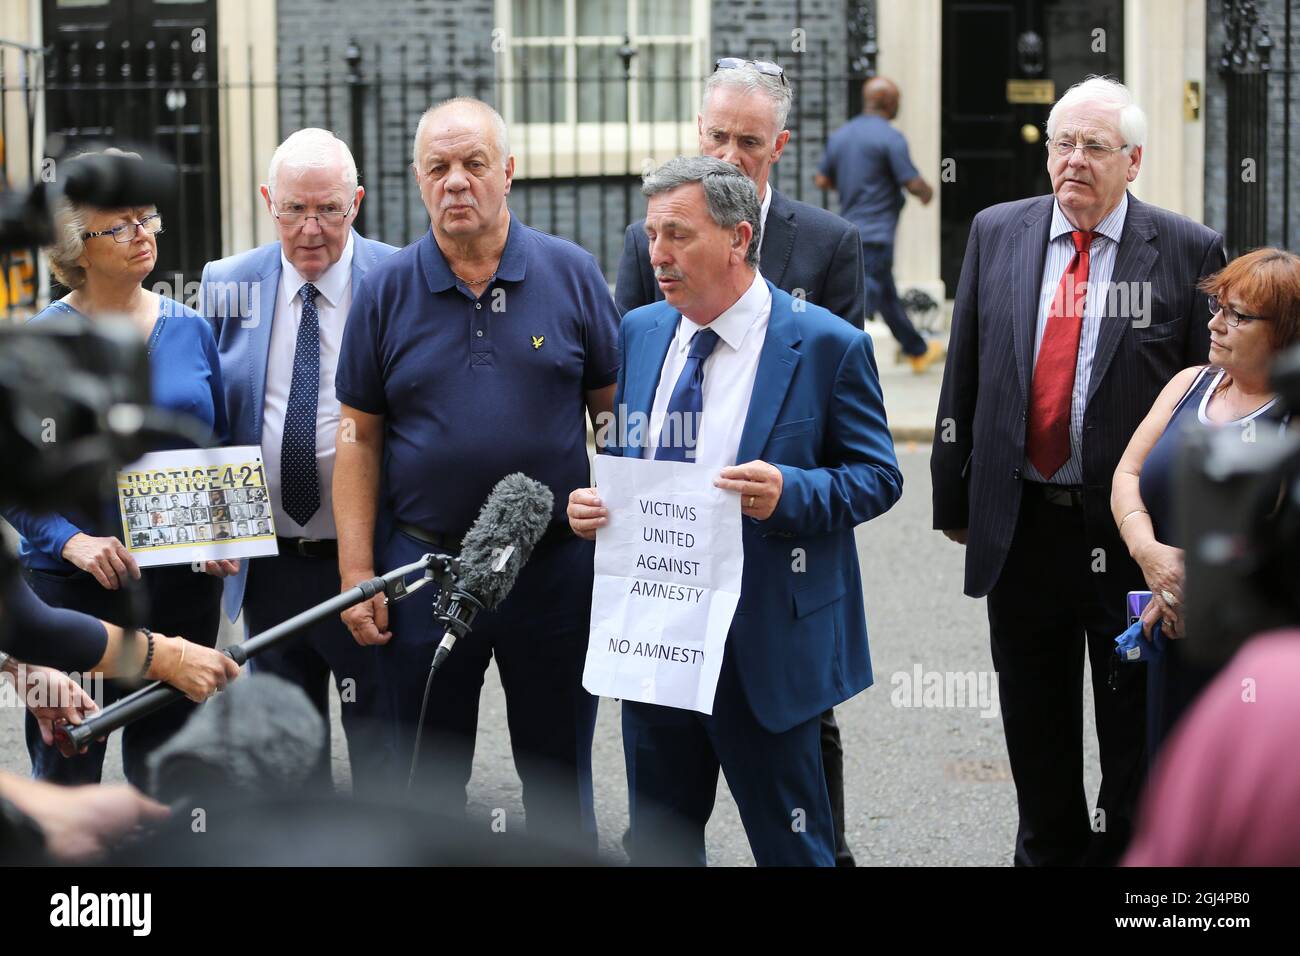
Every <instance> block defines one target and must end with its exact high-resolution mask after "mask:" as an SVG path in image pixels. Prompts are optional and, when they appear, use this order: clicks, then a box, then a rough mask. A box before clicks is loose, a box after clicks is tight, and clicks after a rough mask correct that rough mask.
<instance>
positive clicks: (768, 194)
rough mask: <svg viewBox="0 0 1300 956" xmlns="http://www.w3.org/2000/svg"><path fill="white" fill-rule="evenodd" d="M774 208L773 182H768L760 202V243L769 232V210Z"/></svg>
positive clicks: (760, 243)
mask: <svg viewBox="0 0 1300 956" xmlns="http://www.w3.org/2000/svg"><path fill="white" fill-rule="evenodd" d="M771 208H772V184H771V183H768V184H767V188H766V189H764V190H763V201H762V202H761V203H759V213H758V224H759V227H760V228H761V230H762V232H760V234H759V237H758V241H759V245H762V243H763V236H764V235H766V234H767V211H768V210H769V209H771Z"/></svg>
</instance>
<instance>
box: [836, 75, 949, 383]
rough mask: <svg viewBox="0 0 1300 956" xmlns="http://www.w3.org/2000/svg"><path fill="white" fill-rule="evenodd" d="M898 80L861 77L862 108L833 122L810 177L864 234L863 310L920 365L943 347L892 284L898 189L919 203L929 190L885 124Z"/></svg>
mask: <svg viewBox="0 0 1300 956" xmlns="http://www.w3.org/2000/svg"><path fill="white" fill-rule="evenodd" d="M898 99H899V97H898V87H897V86H895V85H894V83H893V81H892V80H887V79H885V78H884V77H883V76H875V77H872V78H871V79H869V80H867V82H866V83H864V84H862V104H863V105H862V115H861V116H856V117H854V118H853V119H851V120H849V121H848V122H847V123H845V124H844V125H843V126H841V127H840V128H839V129H837V130H836V131H835V132H834V133H833V134H832V135H831V138H830V141H829V142H827V144H826V154H825V155H824V156H823V157H822V161H821V166H820V167H819V168H818V171H817V173H816V175H815V176H814V177H813V181H814V183H816V185H817V188H818V189H835V190H838V192H839V194H840V215H842V216H843V217H844V218H845V219H847V220H848V221H849V222H851V223H853V224H854V225H855V226H857V227H858V232H859V233H860V234H861V236H862V266H863V270H864V271H865V273H866V294H867V310H866V311H867V316H868V317H871V316H873V315H875V314H876V313H877V312H879V313H880V315H881V317H883V318H884V320H885V324H886V325H888V326H889V331H890V332H892V333H893V335H894V338H896V339H897V340H898V344H899V345H900V346H902V348H903V352H904V353H906V355H907V357H908V360H909V361H910V362H911V363H912V371H914V372H916V373H918V374H919V373H921V372H924V371H925V370H926V369H927V368H929V367H930V365H931V363H933V362H934V361H935V360H936V359H938V358H939V357H940V356H942V355H943V346H942V345H941V344H940V343H938V342H928V343H927V342H926V340H925V339H924V338H923V337H922V336H921V334H920V333H919V332H917V331H916V327H915V326H913V325H912V322H911V320H910V319H908V317H907V312H905V311H904V310H903V303H902V302H900V301H899V299H898V289H897V288H895V286H894V232H895V230H896V229H897V228H898V214H899V212H900V211H901V210H902V208H903V203H904V196H903V190H907V192H909V193H911V194H912V195H913V196H915V197H916V198H917V199H919V200H921V202H922V203H923V204H926V205H928V204H929V202H930V200H931V199H933V198H934V190H933V189H931V188H930V184H929V183H927V182H926V181H925V180H924V179H923V178H922V177H921V174H920V173H919V172H917V171H916V167H915V166H913V165H912V157H911V155H910V154H909V152H908V149H907V140H906V139H904V138H903V134H902V133H900V132H899V131H898V130H896V129H895V128H894V127H893V126H891V125H890V120H892V119H893V118H894V117H895V116H897V115H898Z"/></svg>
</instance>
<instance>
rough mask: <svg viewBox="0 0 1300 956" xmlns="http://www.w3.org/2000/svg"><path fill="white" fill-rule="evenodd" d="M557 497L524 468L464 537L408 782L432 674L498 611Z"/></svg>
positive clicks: (442, 614)
mask: <svg viewBox="0 0 1300 956" xmlns="http://www.w3.org/2000/svg"><path fill="white" fill-rule="evenodd" d="M554 505H555V496H554V495H552V494H551V489H550V488H547V487H546V486H545V485H544V484H542V483H541V482H540V481H534V480H533V479H532V478H529V477H528V476H527V475H525V474H523V473H521V472H515V473H514V474H513V475H506V476H505V477H504V478H502V479H501V480H500V481H498V482H497V484H496V487H495V488H493V489H492V493H491V494H490V495H488V497H487V501H485V502H483V508H482V509H481V510H480V511H479V513H478V517H477V518H476V519H475V520H474V526H473V527H471V528H470V529H469V532H468V533H467V534H466V535H465V537H464V539H463V540H462V541H461V547H460V557H459V558H458V559H457V564H458V567H459V570H458V573H457V575H456V578H455V583H454V584H453V585H452V586H451V587H450V588H448V589H445V590H444V591H443V593H442V594H440V595H439V596H438V603H437V605H435V607H434V616H435V617H436V619H437V620H439V621H441V622H442V623H443V624H445V625H446V628H447V629H446V631H445V632H444V633H443V635H442V641H441V643H439V644H438V649H437V650H436V651H434V652H433V662H432V663H431V664H430V665H429V677H428V679H427V680H426V681H425V682H424V699H423V700H422V701H421V702H420V717H419V719H418V720H417V721H416V724H415V747H414V748H413V749H412V751H411V772H410V773H409V774H408V775H407V778H406V786H407V788H408V789H410V788H411V787H412V786H413V785H414V783H415V771H416V768H417V766H418V765H419V762H420V741H421V740H422V739H423V737H424V716H425V713H426V712H427V710H428V708H429V691H430V689H431V688H432V687H433V677H434V675H435V674H437V673H438V668H440V667H441V666H442V662H443V661H445V660H446V659H447V657H448V656H449V655H450V654H451V649H452V648H453V647H455V646H456V641H457V640H459V639H460V638H462V637H464V636H465V634H467V633H468V632H469V629H470V627H471V625H473V623H474V618H475V617H477V616H478V612H479V611H481V610H488V611H491V610H494V609H495V608H496V607H497V606H498V605H499V604H500V603H501V602H502V601H504V600H505V598H506V595H507V594H509V593H510V589H511V588H512V587H514V586H515V578H517V577H518V576H519V570H520V569H521V568H522V567H523V566H524V562H526V561H527V560H528V559H529V557H531V556H532V553H533V547H534V546H535V545H536V544H537V542H538V541H540V540H541V539H542V535H544V534H545V533H546V528H547V526H548V525H549V524H550V522H551V509H552V508H553V507H554Z"/></svg>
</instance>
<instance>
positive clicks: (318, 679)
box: [244, 554, 394, 796]
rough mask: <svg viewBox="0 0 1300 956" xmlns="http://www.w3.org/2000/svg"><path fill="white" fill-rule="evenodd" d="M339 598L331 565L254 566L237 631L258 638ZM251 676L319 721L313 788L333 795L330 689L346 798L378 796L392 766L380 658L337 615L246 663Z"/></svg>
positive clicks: (288, 559)
mask: <svg viewBox="0 0 1300 956" xmlns="http://www.w3.org/2000/svg"><path fill="white" fill-rule="evenodd" d="M338 593H339V568H338V562H337V561H335V560H334V559H333V558H306V557H302V556H301V555H297V554H281V555H277V556H275V557H265V558H253V559H252V560H251V562H250V564H249V567H248V583H247V586H246V587H245V590H244V628H245V633H246V634H248V635H256V634H260V633H261V632H262V631H265V630H268V629H269V628H271V627H273V626H274V625H276V624H279V623H280V622H281V621H285V620H288V619H289V618H291V617H293V616H294V615H295V614H298V613H300V612H302V611H305V610H307V609H308V608H310V607H313V606H314V605H317V604H319V603H321V602H322V601H326V600H329V599H330V598H332V597H336V596H337V595H338ZM248 666H249V670H250V671H253V672H255V673H264V674H275V675H276V676H277V677H281V678H283V679H284V680H286V681H288V682H289V683H291V684H294V685H295V686H297V687H300V688H302V690H303V691H304V692H305V693H306V694H307V697H308V699H310V700H311V702H312V703H313V704H314V705H315V707H316V710H317V711H318V712H319V713H320V715H321V716H322V717H324V718H325V733H326V737H325V749H324V750H323V751H322V753H321V758H320V762H319V764H318V765H317V769H316V772H315V774H314V775H313V780H312V783H313V785H315V786H317V787H320V788H323V789H325V790H331V789H333V786H334V783H333V776H332V774H331V772H330V761H329V754H330V745H329V733H330V729H329V727H330V724H329V682H330V675H331V674H333V677H334V683H335V686H337V687H338V691H339V699H340V701H341V703H342V719H343V732H344V734H345V736H346V737H347V741H348V762H349V763H350V764H351V767H352V792H353V793H354V794H357V795H358V796H362V795H378V794H380V793H382V792H384V791H385V789H386V787H387V785H388V781H389V779H390V775H391V771H392V767H393V765H394V753H393V747H392V733H391V729H390V728H391V723H392V720H391V714H390V711H389V697H388V694H387V693H385V692H384V690H383V689H382V688H381V686H380V682H379V652H378V650H377V649H376V648H373V647H362V646H361V645H359V644H358V643H357V642H356V641H355V640H353V639H352V634H351V633H350V632H349V631H348V629H347V626H346V625H345V624H344V623H343V620H342V618H340V617H339V616H338V615H337V614H334V615H330V616H329V617H328V618H325V619H324V620H321V621H317V622H316V623H315V624H313V625H312V626H311V627H309V628H306V629H305V630H303V631H301V632H299V633H298V634H296V635H295V636H293V637H290V638H289V639H288V640H287V641H285V643H283V644H280V645H277V646H276V647H273V648H271V649H270V650H267V651H263V652H262V653H261V654H259V655H258V656H256V657H254V658H253V659H252V660H250V661H249V664H248Z"/></svg>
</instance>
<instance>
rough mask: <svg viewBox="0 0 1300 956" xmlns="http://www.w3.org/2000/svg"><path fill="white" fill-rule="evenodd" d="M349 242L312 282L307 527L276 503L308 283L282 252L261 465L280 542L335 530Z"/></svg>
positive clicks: (332, 534)
mask: <svg viewBox="0 0 1300 956" xmlns="http://www.w3.org/2000/svg"><path fill="white" fill-rule="evenodd" d="M352 243H353V237H352V236H351V235H350V234H349V235H348V242H347V245H346V246H344V247H343V255H341V256H340V257H339V261H338V262H336V263H334V264H333V265H332V266H330V267H329V268H328V269H326V270H325V274H324V275H322V276H321V277H320V278H319V279H317V280H316V281H315V282H313V283H312V285H314V286H315V287H316V289H317V291H318V292H319V293H320V294H319V295H317V296H316V315H317V318H318V319H319V321H320V397H319V398H318V399H317V403H316V468H317V470H318V472H319V474H320V508H318V509H317V511H316V513H315V514H314V515H312V516H311V519H310V520H309V521H308V522H307V524H306V525H305V526H304V525H300V524H298V522H296V521H294V520H293V519H292V518H290V517H289V515H288V514H286V513H285V510H284V505H283V503H282V502H281V501H280V451H281V448H280V446H281V444H282V442H283V441H284V416H285V412H286V411H287V410H288V405H289V387H290V385H292V384H293V357H294V353H295V351H296V350H297V346H298V326H299V325H301V324H302V296H300V295H299V294H298V292H299V290H300V289H302V287H303V286H304V285H306V283H307V280H306V279H304V278H303V277H302V276H301V275H299V274H298V270H297V269H295V268H294V267H293V266H292V265H291V264H290V262H289V260H288V259H286V258H285V257H284V253H283V252H281V253H280V269H281V273H280V291H279V294H278V295H277V296H276V299H275V318H274V319H273V320H272V322H271V350H270V354H269V355H268V356H267V362H266V403H265V407H264V409H263V411H262V464H263V465H264V466H265V467H266V480H267V485H268V486H269V488H270V498H271V509H272V513H273V514H274V515H275V533H276V534H278V535H279V536H281V537H283V538H335V537H338V533H337V532H336V531H335V530H334V494H333V487H332V486H333V484H334V441H335V439H336V438H337V437H338V429H339V402H338V398H337V397H335V395H334V371H335V369H336V368H337V367H338V364H339V344H340V343H341V342H342V341H343V325H344V323H345V322H346V321H347V318H348V309H349V308H350V307H351V306H352Z"/></svg>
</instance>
